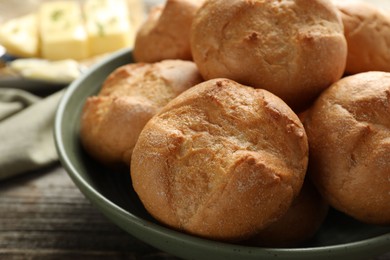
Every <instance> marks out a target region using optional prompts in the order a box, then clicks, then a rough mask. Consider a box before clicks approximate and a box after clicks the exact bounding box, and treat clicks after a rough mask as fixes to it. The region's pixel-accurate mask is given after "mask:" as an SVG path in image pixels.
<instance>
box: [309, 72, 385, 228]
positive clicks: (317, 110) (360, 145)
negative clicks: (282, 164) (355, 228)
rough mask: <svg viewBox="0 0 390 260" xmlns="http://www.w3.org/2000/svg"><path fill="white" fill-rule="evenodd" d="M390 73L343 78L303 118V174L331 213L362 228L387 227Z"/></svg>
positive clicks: (369, 73)
mask: <svg viewBox="0 0 390 260" xmlns="http://www.w3.org/2000/svg"><path fill="white" fill-rule="evenodd" d="M389 111H390V73H386V72H366V73H360V74H356V75H353V76H349V77H345V78H343V79H341V80H340V81H338V82H336V83H335V84H333V85H332V86H331V87H330V88H329V89H327V90H326V91H325V92H324V93H323V94H322V95H321V96H320V97H319V98H318V100H317V101H316V102H315V104H314V106H313V107H312V108H311V109H310V110H309V111H308V113H307V115H306V117H305V121H304V123H305V128H306V131H307V135H308V138H309V146H310V160H309V168H310V172H311V176H312V179H313V181H314V183H315V185H316V186H317V188H318V190H319V191H320V193H321V194H322V196H323V197H324V198H325V199H326V200H327V201H328V202H329V203H330V205H331V206H333V207H334V208H336V209H338V210H340V211H342V212H344V213H346V214H348V215H350V216H352V217H354V218H356V219H358V220H360V221H363V222H366V223H372V224H390V207H389V205H390V196H389V191H390V181H389V180H390V131H389V127H390V117H389Z"/></svg>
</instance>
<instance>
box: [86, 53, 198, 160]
mask: <svg viewBox="0 0 390 260" xmlns="http://www.w3.org/2000/svg"><path fill="white" fill-rule="evenodd" d="M201 81H202V79H201V77H200V75H199V73H198V70H197V68H196V66H195V64H194V63H193V62H190V61H181V60H165V61H162V62H159V63H155V64H141V63H140V64H129V65H125V66H122V67H120V68H118V69H116V70H115V71H114V72H112V73H111V74H110V76H109V77H108V78H107V79H106V81H105V82H104V84H103V86H102V89H101V91H100V93H99V94H98V95H97V96H94V97H89V98H88V99H87V100H86V103H85V105H84V108H83V112H82V118H81V129H80V138H81V141H82V144H83V146H84V147H85V149H86V151H88V153H89V154H90V155H91V156H93V157H94V158H95V159H97V160H98V161H100V162H102V163H104V164H107V165H112V166H114V165H121V164H123V163H124V164H126V165H129V164H130V158H131V154H132V151H133V148H134V145H135V143H136V141H137V139H138V135H139V133H140V132H141V130H142V128H143V127H144V125H145V124H146V122H147V121H148V120H149V119H150V118H151V117H152V116H153V115H154V114H156V113H157V112H158V111H159V110H160V109H161V108H162V107H163V106H164V105H166V104H167V103H168V101H170V100H171V99H173V98H174V97H176V96H177V95H179V94H180V93H181V92H183V91H184V90H186V89H188V88H190V87H192V86H193V85H196V84H198V83H200V82H201Z"/></svg>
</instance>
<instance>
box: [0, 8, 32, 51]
mask: <svg viewBox="0 0 390 260" xmlns="http://www.w3.org/2000/svg"><path fill="white" fill-rule="evenodd" d="M38 43H39V41H38V30H37V17H36V15H35V14H28V15H24V16H21V17H18V18H14V19H11V20H9V21H6V22H5V23H4V24H2V25H1V27H0V44H1V45H3V46H4V47H5V48H6V50H7V52H8V53H10V54H12V55H15V56H19V57H36V56H38V54H39V47H38Z"/></svg>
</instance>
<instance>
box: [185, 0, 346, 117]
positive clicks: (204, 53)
mask: <svg viewBox="0 0 390 260" xmlns="http://www.w3.org/2000/svg"><path fill="white" fill-rule="evenodd" d="M191 48H192V55H193V58H194V61H195V63H196V64H197V65H198V67H199V70H200V72H201V74H202V76H203V77H204V78H205V79H206V80H207V79H212V78H218V77H223V78H229V79H232V80H235V81H237V82H239V83H241V84H244V85H248V86H252V87H255V88H263V89H266V90H268V91H270V92H272V93H274V94H276V95H277V96H279V97H280V98H282V99H283V100H284V101H285V102H286V103H287V104H288V105H290V107H292V108H293V109H294V110H295V111H297V110H301V109H303V108H306V107H307V106H308V105H309V104H310V103H311V102H312V101H313V100H314V98H315V97H317V96H318V95H319V93H320V92H321V91H322V90H324V89H325V88H327V87H329V86H330V85H331V84H332V83H333V82H335V81H337V80H338V79H340V77H341V76H342V75H343V72H344V69H345V63H346V56H347V44H346V41H345V37H344V32H343V25H342V22H341V18H340V15H339V12H338V11H337V9H336V8H335V6H334V5H332V4H331V2H330V1H325V0H312V1H307V0H298V1H277V0H270V1H260V0H255V1H245V0H230V1H225V0H212V1H207V2H206V3H205V4H204V5H203V6H202V7H201V8H200V9H199V10H198V13H197V15H196V16H195V18H194V21H193V25H192V32H191Z"/></svg>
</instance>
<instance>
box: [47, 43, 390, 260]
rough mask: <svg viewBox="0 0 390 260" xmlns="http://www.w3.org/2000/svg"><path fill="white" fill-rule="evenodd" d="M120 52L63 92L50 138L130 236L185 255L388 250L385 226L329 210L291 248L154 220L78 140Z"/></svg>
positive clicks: (123, 179) (123, 176) (367, 254)
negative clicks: (208, 235)
mask: <svg viewBox="0 0 390 260" xmlns="http://www.w3.org/2000/svg"><path fill="white" fill-rule="evenodd" d="M132 62H133V58H132V52H131V50H129V49H126V50H121V51H119V52H116V53H114V54H113V55H111V56H109V57H107V58H106V59H104V60H102V61H101V62H100V63H98V64H96V65H95V66H94V67H93V68H91V69H90V70H89V71H88V72H87V73H86V74H84V75H83V76H82V77H81V78H79V79H77V80H76V81H74V82H73V83H72V84H71V85H70V86H69V87H68V88H67V89H66V91H65V93H64V95H63V97H62V99H61V101H60V104H59V107H58V110H57V113H56V119H55V129H54V136H55V142H56V147H57V151H58V154H59V157H60V161H61V163H62V165H63V167H64V168H65V169H66V171H67V172H68V173H69V175H70V177H71V178H72V180H73V181H74V183H75V184H76V185H77V186H78V188H79V189H80V190H81V192H82V193H84V195H85V196H86V197H87V198H88V199H89V200H90V201H91V202H92V204H93V205H94V206H96V208H97V209H98V210H100V211H101V212H102V213H103V214H104V215H106V216H107V217H108V218H109V219H110V220H111V221H112V222H113V223H115V224H116V225H118V226H119V227H120V228H122V229H123V230H125V231H127V232H128V233H129V234H131V235H132V236H134V237H136V238H138V239H140V240H142V241H144V242H145V243H147V244H149V245H151V246H153V247H155V248H158V249H160V250H163V251H165V252H167V253H170V254H172V255H175V256H178V257H181V258H185V259H259V258H260V259H261V258H267V259H268V258H277V259H313V258H316V259H317V260H318V259H329V258H337V259H339V258H353V259H359V258H361V259H367V258H371V257H375V256H378V255H381V254H384V253H388V252H389V251H390V227H382V226H374V225H367V224H363V223H360V222H358V221H356V220H354V219H352V218H350V217H348V216H346V215H344V214H342V213H340V212H338V211H336V210H331V211H330V212H329V215H328V217H327V219H326V220H325V223H324V224H323V225H322V227H321V229H320V230H319V231H318V233H317V234H316V236H315V237H314V238H313V239H311V240H310V241H308V242H307V243H305V244H304V245H302V246H301V247H296V248H260V247H250V246H243V245H235V244H229V243H222V242H217V241H212V240H208V239H203V238H199V237H195V236H191V235H187V234H185V233H181V232H178V231H175V230H172V229H170V228H167V227H165V226H164V225H161V224H159V223H158V222H157V221H156V220H154V219H153V218H152V217H151V215H149V214H148V212H147V211H146V210H145V208H144V207H143V205H142V203H141V202H140V200H139V198H138V197H137V194H136V193H135V192H134V190H133V188H132V184H131V178H130V172H129V171H127V172H125V173H123V172H119V171H118V172H114V171H111V170H109V169H107V168H105V167H104V166H102V165H100V164H99V163H98V162H96V161H94V160H93V159H91V158H90V157H89V156H88V155H87V153H86V152H85V151H84V150H83V148H82V146H81V144H80V139H79V127H80V124H79V123H80V115H81V111H82V108H83V105H84V102H85V99H86V98H87V97H88V96H91V95H94V94H96V93H97V92H98V91H99V89H100V87H101V85H102V82H103V81H104V80H105V78H106V77H107V76H108V75H109V74H110V73H111V72H112V71H113V70H115V69H116V68H118V67H119V66H121V65H124V64H128V63H132Z"/></svg>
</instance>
